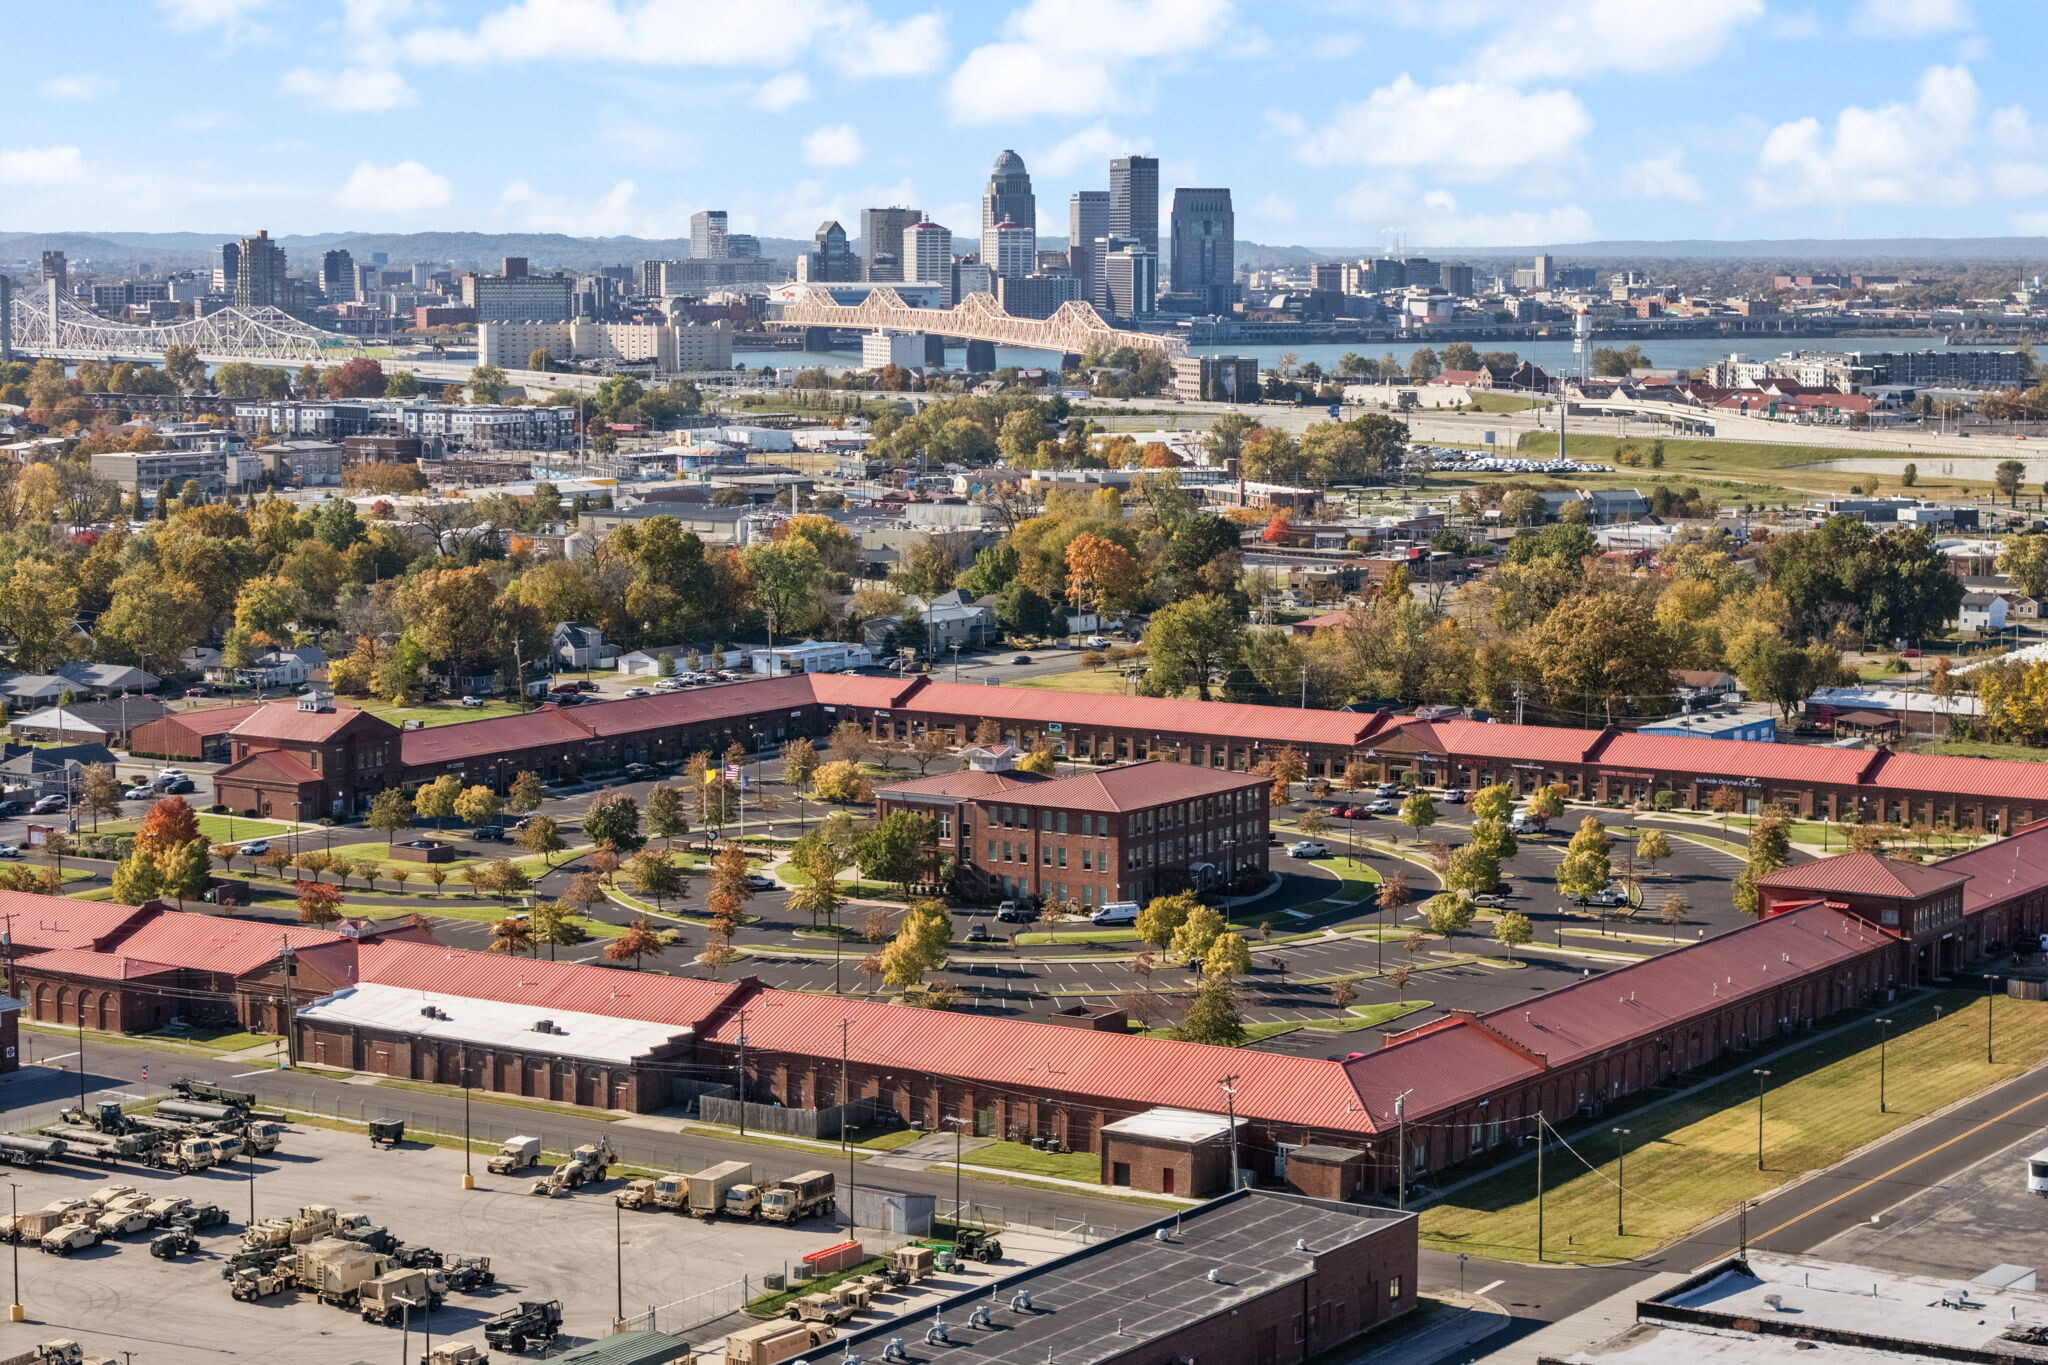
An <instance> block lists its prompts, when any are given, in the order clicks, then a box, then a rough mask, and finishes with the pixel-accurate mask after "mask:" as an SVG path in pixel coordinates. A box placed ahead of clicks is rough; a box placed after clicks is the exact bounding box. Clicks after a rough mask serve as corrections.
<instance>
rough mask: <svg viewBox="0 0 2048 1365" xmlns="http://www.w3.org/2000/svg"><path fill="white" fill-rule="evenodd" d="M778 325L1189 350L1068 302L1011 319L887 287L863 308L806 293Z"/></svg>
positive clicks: (987, 299) (983, 300)
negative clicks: (937, 304) (930, 304)
mask: <svg viewBox="0 0 2048 1365" xmlns="http://www.w3.org/2000/svg"><path fill="white" fill-rule="evenodd" d="M779 321H780V322H781V323H782V324H783V325H784V326H789V327H844V328H850V329H853V330H857V331H869V332H872V331H892V332H922V333H924V334H926V335H927V336H942V337H957V338H959V339H960V340H962V341H986V342H990V343H992V344H994V345H997V346H1021V347H1028V348H1030V349H1033V350H1039V351H1057V352H1059V353H1061V354H1063V355H1080V354H1082V353H1083V352H1085V351H1087V350H1088V348H1089V347H1090V346H1091V345H1092V344H1094V343H1096V342H1105V343H1107V344H1108V345H1109V346H1111V347H1112V348H1114V347H1118V346H1130V347H1134V348H1136V349H1138V350H1142V351H1158V352H1161V353H1163V354H1165V355H1168V356H1176V355H1180V354H1182V353H1183V352H1185V351H1186V350H1187V344H1186V343H1185V342H1183V341H1182V340H1181V339H1180V338H1179V337H1176V336H1161V335H1159V334H1157V333H1154V332H1131V331H1125V330H1122V329H1119V328H1116V327H1112V326H1110V325H1109V324H1108V323H1107V322H1104V321H1103V320H1102V315H1101V314H1100V313H1097V312H1096V311H1095V309H1094V308H1092V307H1091V306H1089V305H1088V304H1086V303H1083V302H1081V301H1080V300H1078V299H1069V300H1068V301H1067V302H1065V303H1063V304H1061V305H1060V308H1059V311H1058V312H1056V313H1054V314H1053V315H1052V316H1051V317H1049V318H1019V317H1012V316H1011V315H1010V314H1008V313H1005V312H1004V311H1003V308H1002V305H1001V304H999V303H997V302H996V301H995V297H994V296H993V295H990V294H969V295H968V296H967V297H966V298H964V299H962V300H960V302H958V303H956V304H954V305H953V306H952V307H951V308H915V307H912V306H911V305H910V304H908V303H905V302H904V301H903V297H902V296H901V295H900V294H898V293H897V292H896V291H895V290H893V289H891V288H889V287H888V286H887V285H881V286H878V287H877V288H876V289H874V290H873V291H872V292H871V293H870V294H869V295H868V296H867V297H866V298H865V299H862V300H861V301H860V302H859V303H854V304H847V303H836V302H834V301H833V299H832V296H831V294H830V293H829V292H828V290H826V289H822V288H819V289H806V290H804V291H803V293H802V294H801V295H800V296H799V297H798V298H796V299H795V300H793V301H792V302H789V303H785V304H783V305H782V316H781V317H780V319H779Z"/></svg>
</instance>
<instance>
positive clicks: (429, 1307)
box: [356, 1270, 448, 1322]
mask: <svg viewBox="0 0 2048 1365" xmlns="http://www.w3.org/2000/svg"><path fill="white" fill-rule="evenodd" d="M447 1297H448V1286H447V1285H446V1283H444V1282H443V1281H442V1279H441V1275H440V1272H438V1271H434V1270H387V1271H385V1272H384V1273H383V1274H381V1275H379V1276H377V1277H376V1278H375V1279H373V1280H370V1281H368V1282H366V1283H365V1284H364V1285H363V1286H362V1287H361V1288H360V1289H359V1290H358V1291H357V1293H356V1311H357V1312H359V1313H361V1314H362V1315H363V1321H364V1322H391V1321H393V1320H395V1319H397V1318H398V1317H400V1316H401V1315H402V1314H403V1312H404V1310H406V1309H408V1308H420V1309H423V1310H425V1311H427V1312H432V1311H433V1310H434V1309H436V1308H439V1307H440V1306H441V1302H442V1300H444V1299H445V1298H447Z"/></svg>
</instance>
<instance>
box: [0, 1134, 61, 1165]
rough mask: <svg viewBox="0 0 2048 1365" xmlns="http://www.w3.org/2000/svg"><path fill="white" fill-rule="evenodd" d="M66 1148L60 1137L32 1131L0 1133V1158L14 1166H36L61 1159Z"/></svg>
mask: <svg viewBox="0 0 2048 1365" xmlns="http://www.w3.org/2000/svg"><path fill="white" fill-rule="evenodd" d="M66 1150H67V1148H66V1145H65V1142H64V1139H62V1138H54V1137H44V1136H40V1135H38V1134H34V1133H0V1159H4V1160H6V1161H7V1162H8V1164H10V1165H14V1166H36V1165H40V1164H41V1163H43V1162H45V1161H61V1160H63V1158H64V1154H65V1152H66Z"/></svg>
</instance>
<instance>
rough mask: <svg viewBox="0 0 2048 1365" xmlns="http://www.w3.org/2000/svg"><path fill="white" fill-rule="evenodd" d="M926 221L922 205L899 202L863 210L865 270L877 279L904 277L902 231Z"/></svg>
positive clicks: (863, 271) (867, 275) (861, 228)
mask: <svg viewBox="0 0 2048 1365" xmlns="http://www.w3.org/2000/svg"><path fill="white" fill-rule="evenodd" d="M923 221H924V210H923V209H906V208H903V207H902V206H900V205H898V206H896V207H894V208H886V209H862V210H861V211H860V237H861V243H860V244H861V251H862V253H863V255H864V257H865V261H864V269H863V270H862V272H861V273H862V274H863V275H865V276H866V277H867V278H868V279H870V280H874V281H877V282H878V283H886V282H888V281H891V280H901V279H902V278H903V231H904V229H905V228H908V227H911V226H913V225H915V224H917V223H922V222H923Z"/></svg>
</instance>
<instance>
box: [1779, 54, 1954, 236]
mask: <svg viewBox="0 0 2048 1365" xmlns="http://www.w3.org/2000/svg"><path fill="white" fill-rule="evenodd" d="M1978 104H1979V100H1978V96H1977V83H1976V81H1975V80H1973V79H1971V76H1970V73H1969V72H1968V71H1967V70H1965V69H1963V68H1962V67H1959V66H1930V67H1928V68H1927V70H1926V71H1924V72H1922V73H1921V76H1920V84H1919V88H1918V89H1917V90H1916V91H1915V92H1914V96H1913V99H1912V102H1911V103H1907V102H1905V101H1897V102H1894V103H1891V104H1885V105H1880V106H1879V107H1877V108H1875V109H1864V108H1860V107H1857V106H1855V105H1851V106H1849V107H1847V108H1845V109H1843V110H1842V111H1841V112H1840V113H1838V114H1837V115H1835V118H1834V123H1833V125H1832V126H1831V127H1830V126H1828V125H1825V124H1823V123H1822V122H1821V120H1820V119H1818V118H1811V117H1809V118H1803V119H1796V120H1794V121H1792V122H1790V123H1781V124H1779V125H1778V126H1777V127H1775V128H1773V129H1771V131H1770V132H1769V133H1768V134H1767V135H1766V136H1765V138H1764V141H1763V146H1762V148H1761V149H1760V150H1759V151H1758V153H1757V172H1756V174H1755V175H1754V176H1753V177H1751V179H1750V183H1749V192H1750V198H1751V199H1752V200H1754V201H1755V202H1756V203H1757V204H1758V205H1760V206H1764V207H1778V206H1784V205H1789V204H1912V203H1956V202H1960V201H1963V200H1967V199H1969V198H1972V197H1974V194H1975V191H1976V180H1977V176H1976V173H1975V170H1974V168H1973V166H1972V165H1971V163H1970V161H1969V159H1968V153H1969V152H1970V151H1971V150H1972V149H1973V148H1974V147H1975V146H1976V145H1977V143H1978V141H1979V136H1978V120H1977V111H1978Z"/></svg>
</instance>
